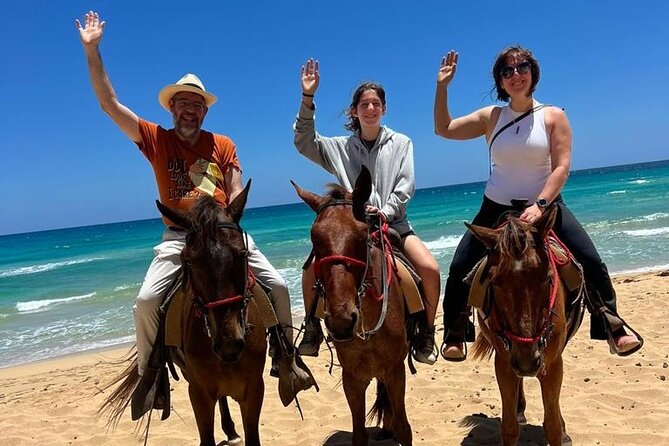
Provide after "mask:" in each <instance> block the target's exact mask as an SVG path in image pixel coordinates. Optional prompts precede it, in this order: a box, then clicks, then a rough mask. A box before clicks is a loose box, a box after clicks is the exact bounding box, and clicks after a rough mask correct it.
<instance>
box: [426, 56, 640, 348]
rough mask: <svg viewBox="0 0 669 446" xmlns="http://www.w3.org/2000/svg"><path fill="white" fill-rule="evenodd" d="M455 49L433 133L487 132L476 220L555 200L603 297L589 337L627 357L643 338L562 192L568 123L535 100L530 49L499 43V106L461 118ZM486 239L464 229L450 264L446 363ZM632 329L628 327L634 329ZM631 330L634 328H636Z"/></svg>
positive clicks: (530, 215)
mask: <svg viewBox="0 0 669 446" xmlns="http://www.w3.org/2000/svg"><path fill="white" fill-rule="evenodd" d="M457 64H458V53H456V52H454V51H450V52H448V54H446V56H444V57H443V59H442V61H441V66H440V68H439V72H438V74H437V90H436V94H435V102H434V126H435V133H437V134H438V135H440V136H443V137H444V138H447V139H457V140H464V139H473V138H478V137H480V136H484V137H485V138H486V142H487V143H488V147H489V151H490V158H491V174H490V178H489V179H488V182H487V184H486V188H485V194H484V198H483V203H482V205H481V209H480V211H479V212H478V214H477V215H476V217H474V220H473V223H474V224H477V225H481V226H487V227H492V226H494V225H495V223H496V222H497V220H498V219H499V217H500V216H501V215H502V213H504V212H506V211H508V210H511V209H513V206H512V201H511V200H514V199H521V200H526V203H529V205H528V206H527V207H525V208H524V209H523V210H522V212H521V215H520V218H521V219H523V220H526V221H528V222H534V221H535V220H537V219H538V218H539V217H540V216H541V214H542V213H543V211H544V209H545V208H546V207H547V206H548V205H550V204H551V203H556V205H557V206H558V217H557V219H556V224H555V227H554V231H555V233H556V234H557V235H558V237H560V239H561V240H562V241H563V242H564V243H565V245H567V247H568V248H569V249H570V250H571V252H572V253H573V255H574V257H576V259H577V260H578V261H579V262H580V263H581V265H582V266H583V268H584V273H585V279H586V282H588V284H589V285H591V286H592V287H593V288H594V289H595V290H596V291H597V293H592V294H598V295H599V297H601V302H591V304H593V306H594V308H601V307H602V305H603V307H604V310H602V312H601V313H598V314H596V315H593V317H592V318H591V324H592V325H591V330H590V332H591V337H592V338H594V339H608V340H609V344H610V346H611V351H612V353H616V354H618V355H628V354H631V353H633V352H635V351H637V350H638V349H639V348H641V346H642V344H643V339H641V337H640V336H637V335H636V334H628V333H627V331H625V327H627V328H629V326H628V325H627V324H625V323H624V321H622V320H621V319H620V318H619V317H618V314H617V311H616V295H615V290H614V289H613V286H612V284H611V279H610V277H609V274H608V271H607V269H606V265H605V264H604V263H603V262H602V260H601V258H600V257H599V254H598V253H597V250H596V248H595V246H594V245H593V243H592V240H590V238H589V237H588V235H587V233H586V232H585V230H584V229H583V227H582V226H581V224H580V223H579V222H578V220H576V218H575V217H574V216H573V214H572V213H571V212H570V211H569V209H568V208H567V207H566V205H565V204H564V202H563V201H562V198H561V196H560V191H561V190H562V187H563V186H564V185H565V183H566V181H567V177H568V176H569V163H570V158H571V127H570V125H569V121H568V120H567V116H566V114H565V113H564V111H562V110H561V109H559V108H557V107H551V106H545V105H543V104H540V103H539V102H538V101H537V100H536V99H534V97H533V93H534V91H535V88H536V86H537V83H538V82H539V77H540V70H539V64H538V62H537V60H536V59H535V58H534V57H533V56H532V53H531V52H530V51H529V50H527V49H525V48H522V47H520V46H515V47H509V48H506V49H504V50H503V51H502V52H501V53H500V54H499V55H498V57H497V59H496V61H495V63H494V65H493V69H492V74H493V78H494V80H495V90H496V93H497V98H498V99H499V100H501V101H504V102H507V103H508V105H505V106H504V107H499V106H489V107H484V108H481V109H479V110H476V111H475V112H473V113H470V114H468V115H466V116H462V117H459V118H452V117H451V115H450V113H449V111H448V85H449V84H450V82H451V81H452V80H453V78H454V76H455V71H456V68H457ZM484 251H485V250H484V247H483V245H482V244H481V243H480V242H478V240H476V239H475V238H474V237H473V236H472V235H471V233H469V232H466V233H465V235H464V237H463V238H462V240H461V242H460V244H459V245H458V248H457V250H456V252H455V255H454V257H453V261H452V262H451V266H450V269H449V276H448V280H447V282H446V289H445V291H444V300H443V305H444V326H445V327H444V328H445V330H444V344H443V346H442V350H441V353H442V356H443V357H444V358H445V359H447V360H451V361H461V360H463V359H465V357H466V349H465V344H464V342H465V341H470V340H473V325H471V322H470V321H469V318H468V316H469V309H468V308H467V296H468V292H469V286H468V285H466V284H465V283H464V282H463V279H464V277H465V276H466V274H467V273H468V272H469V271H470V270H471V269H472V268H473V266H474V265H475V264H476V262H477V261H478V260H480V259H481V258H482V257H483V255H484ZM604 313H607V316H609V317H614V318H616V319H619V320H621V322H622V326H623V328H621V329H619V330H615V331H612V330H611V329H610V326H608V325H607V324H608V322H606V319H607V318H606V317H605V315H604ZM631 331H633V330H631ZM634 333H636V332H634Z"/></svg>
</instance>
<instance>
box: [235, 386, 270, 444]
mask: <svg viewBox="0 0 669 446" xmlns="http://www.w3.org/2000/svg"><path fill="white" fill-rule="evenodd" d="M264 397H265V381H263V379H262V375H261V376H260V377H259V378H258V381H257V383H256V384H253V383H249V384H248V385H247V395H246V399H245V400H244V401H241V402H240V403H239V408H240V410H241V413H242V424H243V425H244V445H245V446H260V432H259V431H258V424H259V423H260V410H261V409H262V402H263V398H264Z"/></svg>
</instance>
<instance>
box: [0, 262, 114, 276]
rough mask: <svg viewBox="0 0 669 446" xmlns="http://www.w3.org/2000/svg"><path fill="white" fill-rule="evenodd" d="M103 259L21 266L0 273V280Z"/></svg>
mask: <svg viewBox="0 0 669 446" xmlns="http://www.w3.org/2000/svg"><path fill="white" fill-rule="evenodd" d="M104 259H105V258H104V257H91V258H89V259H77V260H66V261H64V262H52V263H44V264H42V265H30V266H21V267H19V268H10V269H6V270H3V271H0V278H3V277H12V276H24V275H27V274H37V273H43V272H45V271H51V270H54V269H58V268H63V267H65V266H72V265H78V264H81V263H89V262H96V261H98V260H104Z"/></svg>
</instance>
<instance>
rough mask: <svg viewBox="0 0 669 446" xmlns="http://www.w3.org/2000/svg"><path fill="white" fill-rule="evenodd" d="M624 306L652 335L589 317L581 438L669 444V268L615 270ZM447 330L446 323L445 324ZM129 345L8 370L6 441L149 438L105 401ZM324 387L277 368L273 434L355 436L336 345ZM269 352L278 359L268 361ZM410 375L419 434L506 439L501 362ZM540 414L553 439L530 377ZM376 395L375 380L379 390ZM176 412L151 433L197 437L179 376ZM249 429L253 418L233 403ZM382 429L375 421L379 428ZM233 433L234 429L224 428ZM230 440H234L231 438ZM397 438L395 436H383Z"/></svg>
mask: <svg viewBox="0 0 669 446" xmlns="http://www.w3.org/2000/svg"><path fill="white" fill-rule="evenodd" d="M614 285H615V288H616V290H617V292H618V302H619V307H620V311H621V314H622V315H623V317H625V318H626V319H627V321H628V322H630V323H631V324H632V325H633V326H634V327H635V328H637V329H638V330H639V331H640V332H641V334H642V335H643V336H644V338H645V340H646V344H645V346H644V348H643V349H642V350H641V351H640V352H638V353H636V354H635V355H632V356H630V357H627V358H619V357H615V356H612V355H610V354H609V352H608V346H607V345H606V343H605V342H595V341H591V340H589V339H588V328H587V327H588V324H589V320H588V318H587V316H586V320H585V321H584V324H583V326H582V327H581V330H580V331H579V333H578V334H577V336H576V337H575V338H574V339H573V340H572V341H571V343H570V344H569V345H568V347H567V349H566V351H565V354H564V359H565V376H564V384H563V393H562V412H563V415H564V418H565V422H566V425H567V431H568V433H569V435H570V436H571V437H572V439H573V441H574V444H575V445H600V446H604V445H639V446H641V445H644V446H645V445H650V444H656V445H665V444H669V423H667V420H668V419H669V382H668V381H667V376H669V319H667V318H666V317H665V314H666V310H665V304H666V302H667V301H668V300H669V272H651V273H644V274H628V275H624V276H618V277H616V278H615V279H614ZM437 336H438V340H441V337H442V335H441V333H438V335H437ZM126 352H127V348H118V349H113V350H106V351H97V352H93V353H84V354H78V355H73V356H67V357H63V358H58V359H54V360H49V361H43V362H39V363H33V364H29V365H24V366H17V367H11V368H4V369H0V414H1V415H0V439H2V444H3V445H67V444H75V445H95V446H99V445H106V444H114V445H137V444H143V439H142V437H141V435H140V434H139V433H138V432H137V425H136V424H135V423H133V422H132V421H130V415H129V413H127V414H126V416H125V417H124V419H123V421H122V422H121V423H120V424H119V425H118V427H117V428H116V429H115V430H114V431H113V432H111V431H109V430H107V429H106V427H105V420H101V419H98V418H96V412H97V409H98V407H99V406H100V404H101V403H102V401H103V400H104V398H105V395H106V394H108V392H109V391H106V392H103V391H102V390H101V389H102V388H103V387H104V385H105V384H106V383H107V382H109V380H110V378H111V377H113V376H115V375H116V374H118V373H120V371H121V370H122V368H123V366H122V365H119V364H115V363H114V362H115V361H118V359H119V358H121V357H122V356H123V355H124V354H125V353H126ZM306 361H307V363H308V364H309V366H310V367H311V369H312V370H313V372H314V374H315V376H316V378H317V380H318V382H319V384H320V387H321V391H320V393H315V391H313V390H309V391H307V392H303V393H302V394H301V396H300V403H301V406H302V410H303V412H304V420H301V419H300V416H299V413H298V411H297V409H296V407H295V406H294V405H293V406H289V407H287V408H284V407H283V406H282V405H281V403H280V401H279V397H278V394H277V389H276V385H277V382H276V380H275V379H273V378H270V377H269V374H268V373H266V375H265V376H266V378H265V382H266V387H267V390H266V393H265V402H264V406H263V412H262V417H261V426H260V436H261V440H262V441H263V444H268V445H269V444H271V445H275V446H288V445H305V446H307V445H309V446H314V445H327V446H335V445H345V444H349V438H350V429H351V426H350V415H349V411H348V406H347V404H346V400H345V397H344V393H343V390H342V388H341V385H340V376H341V374H340V371H339V369H338V368H337V367H336V366H335V368H334V370H333V374H332V375H329V374H328V365H329V361H330V355H329V353H328V351H327V350H325V351H322V352H321V355H320V356H319V357H318V358H307V359H306ZM268 363H269V361H268ZM418 369H419V373H418V374H417V375H414V376H409V377H408V378H407V394H406V404H407V411H408V413H409V421H410V422H411V425H412V428H413V431H414V443H415V444H424V445H470V446H471V445H496V444H499V425H500V413H501V400H500V397H499V393H498V390H497V384H496V382H495V377H494V371H493V365H492V362H491V361H489V362H474V361H472V360H468V361H466V362H464V363H448V362H445V361H444V360H443V359H440V360H439V361H437V363H436V364H435V365H434V366H426V365H423V364H420V365H419V366H418ZM526 383H527V384H526V394H527V399H528V408H527V412H526V414H527V417H528V424H527V425H526V426H524V427H523V428H522V430H521V439H520V443H519V444H521V445H545V444H546V442H545V439H544V436H543V431H542V428H541V422H542V417H543V412H542V406H541V396H540V391H539V386H538V382H537V381H536V380H526ZM368 395H369V397H368V400H371V399H372V390H371V386H370V391H369V393H368ZM173 406H174V413H173V414H172V416H171V417H170V418H169V419H168V420H166V421H163V422H161V421H159V417H158V416H157V415H159V414H154V419H153V421H152V424H151V432H150V436H149V441H148V444H150V445H158V444H160V445H183V444H197V443H198V436H197V429H196V426H195V419H194V417H193V415H192V412H191V409H190V403H189V401H188V396H187V385H186V383H185V382H184V381H179V382H174V383H173ZM233 416H234V417H235V421H236V422H237V426H238V428H239V430H240V431H241V419H240V418H239V414H238V411H237V408H236V404H233ZM370 431H373V429H372V428H370ZM217 439H219V441H221V440H222V433H220V432H217ZM222 444H225V443H222ZM370 444H374V445H382V444H383V445H391V444H396V443H392V442H384V443H381V442H376V443H375V442H371V443H370Z"/></svg>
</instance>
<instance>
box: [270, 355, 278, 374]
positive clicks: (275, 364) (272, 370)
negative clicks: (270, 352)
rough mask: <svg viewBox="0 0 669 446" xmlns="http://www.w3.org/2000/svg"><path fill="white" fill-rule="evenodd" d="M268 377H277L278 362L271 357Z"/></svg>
mask: <svg viewBox="0 0 669 446" xmlns="http://www.w3.org/2000/svg"><path fill="white" fill-rule="evenodd" d="M269 376H271V377H272V378H278V377H279V360H278V359H276V358H275V357H273V356H272V366H271V367H270V369H269Z"/></svg>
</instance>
